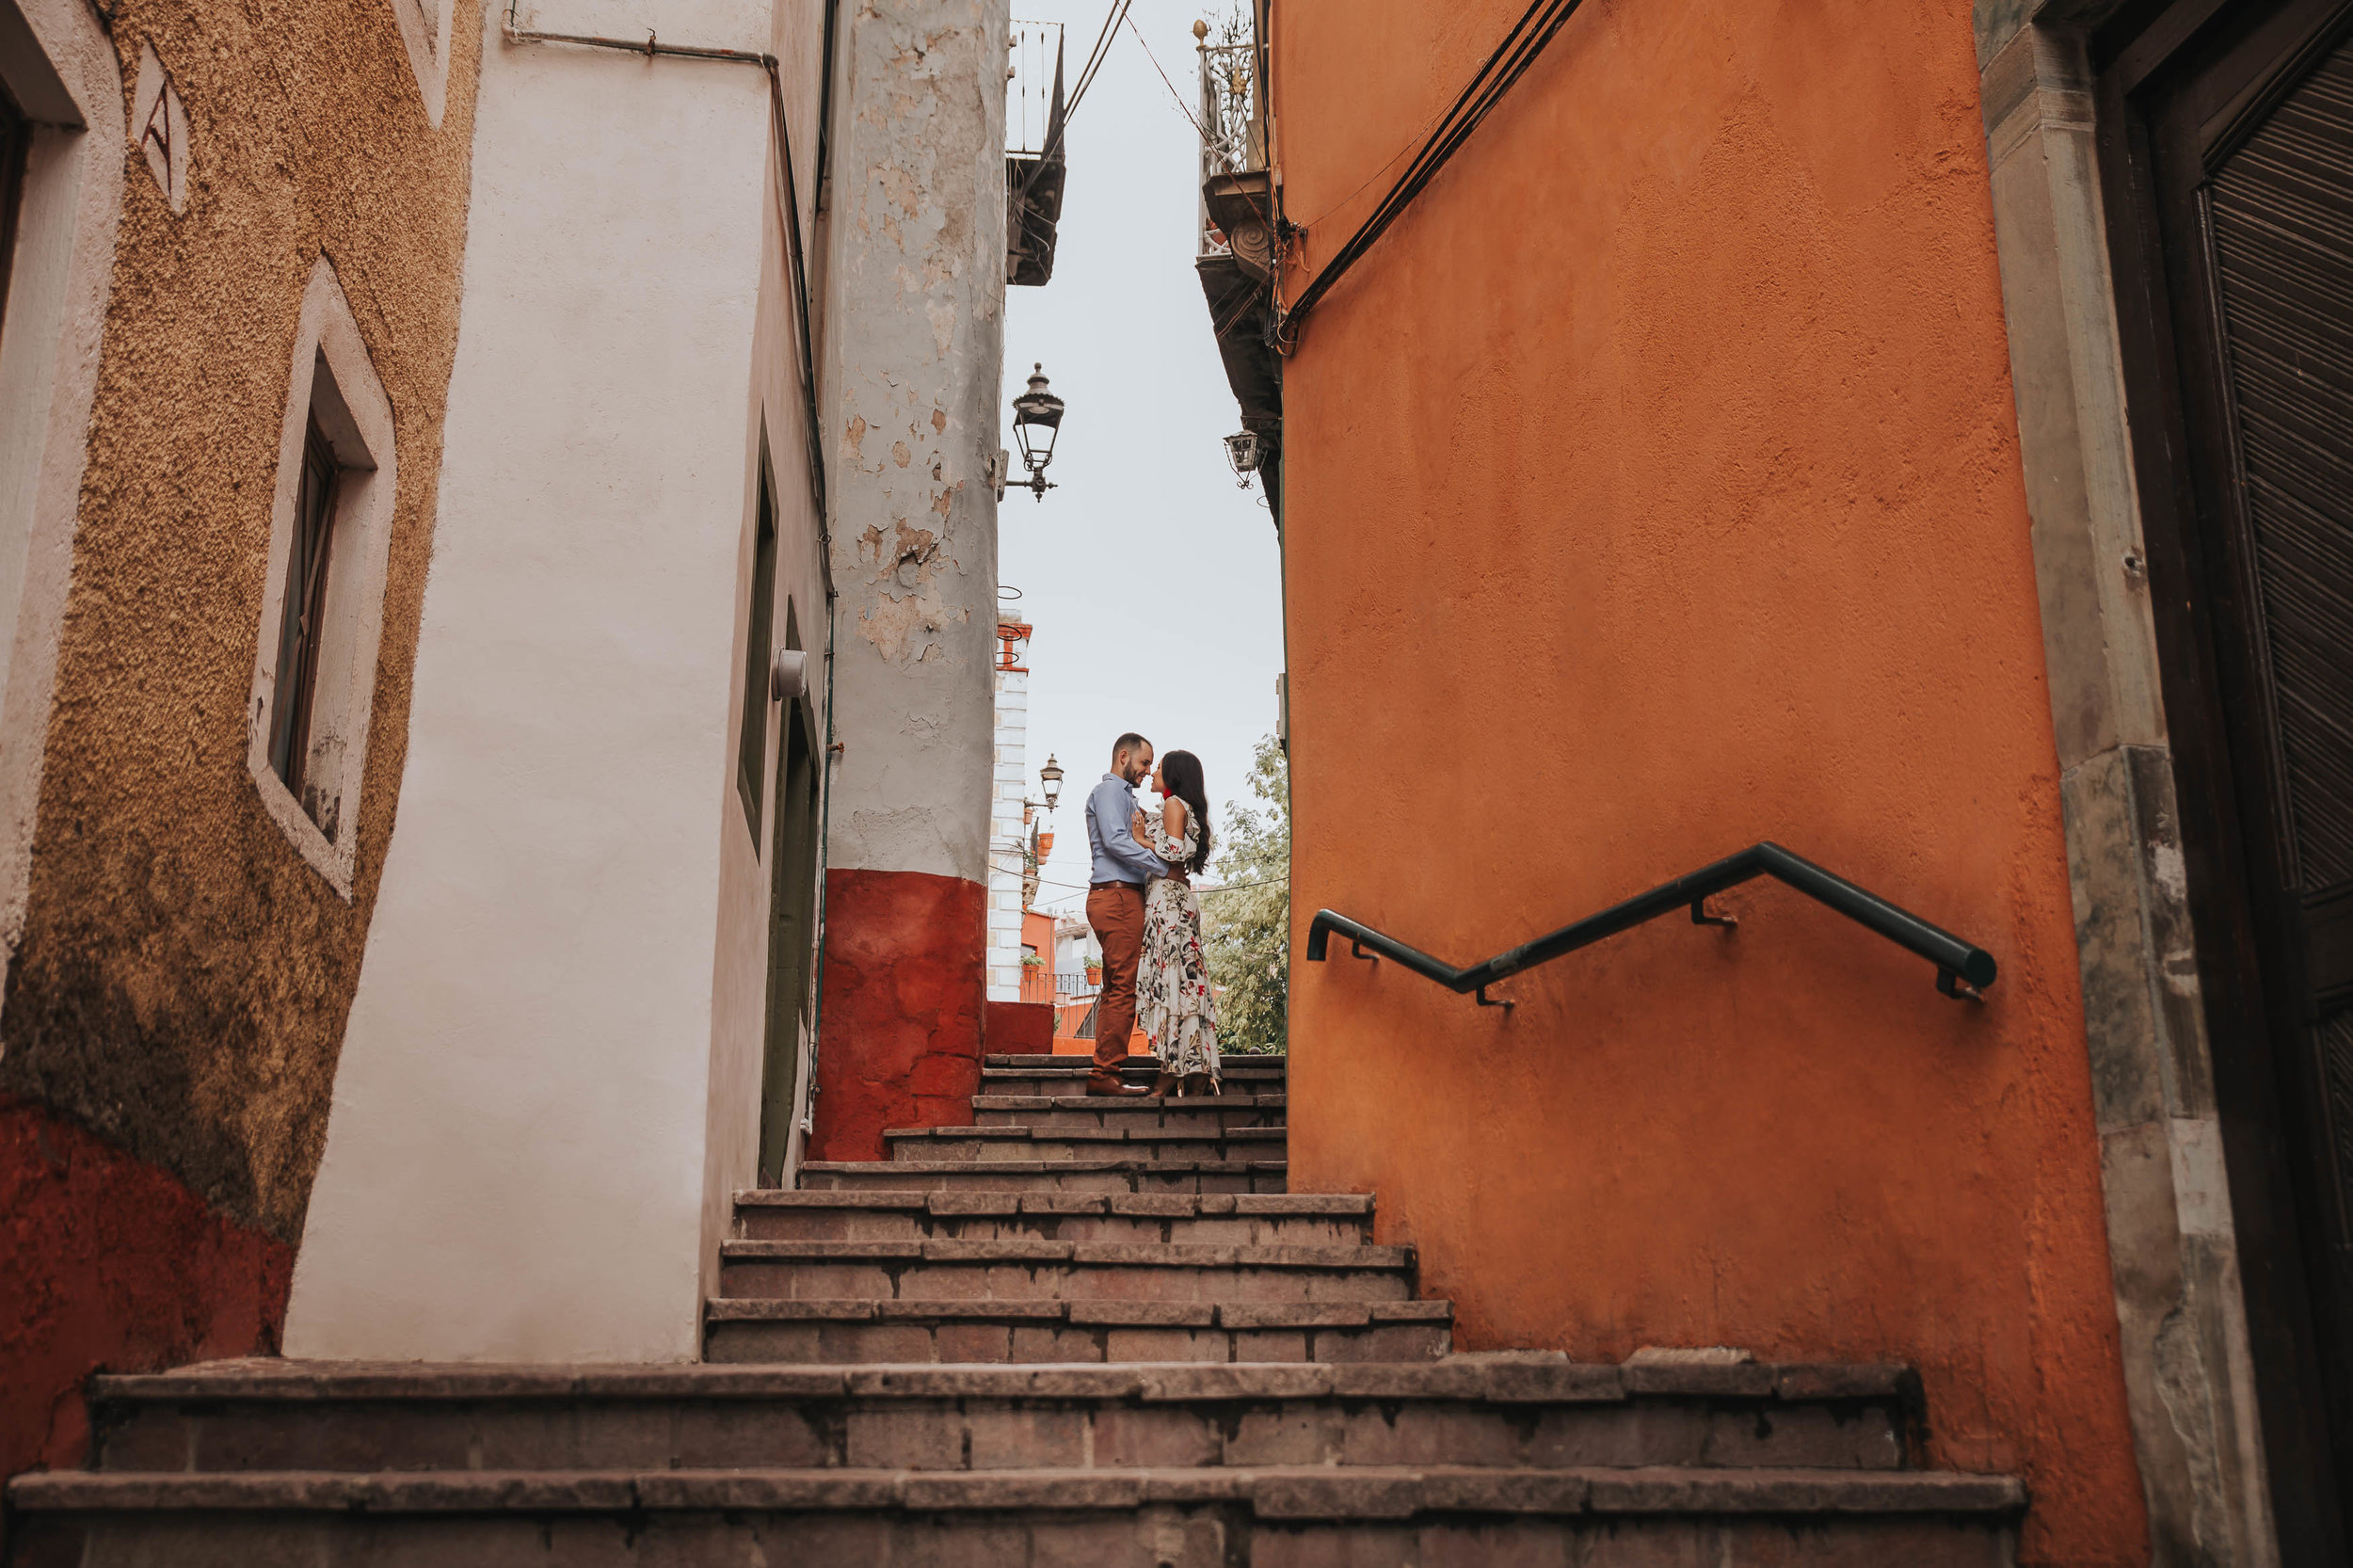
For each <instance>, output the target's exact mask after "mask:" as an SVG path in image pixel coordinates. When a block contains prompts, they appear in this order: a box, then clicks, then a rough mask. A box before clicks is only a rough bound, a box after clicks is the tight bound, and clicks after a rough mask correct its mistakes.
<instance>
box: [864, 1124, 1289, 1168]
mask: <svg viewBox="0 0 2353 1568" xmlns="http://www.w3.org/2000/svg"><path fill="white" fill-rule="evenodd" d="M1289 1137H1290V1134H1289V1132H1287V1131H1286V1130H1285V1129H1283V1128H1279V1127H1244V1128H1234V1129H1232V1130H1231V1131H1227V1132H1214V1133H1211V1132H1161V1131H1158V1130H1155V1129H1151V1128H1124V1127H1122V1128H1076V1127H1066V1128H1045V1127H1032V1126H1030V1125H1028V1124H1027V1123H1015V1124H1012V1125H1010V1126H1004V1127H898V1128H885V1129H884V1130H883V1140H884V1142H885V1143H887V1144H888V1145H889V1147H890V1158H891V1159H892V1160H1103V1159H1114V1158H1117V1157H1119V1156H1121V1155H1128V1154H1132V1155H1135V1156H1137V1157H1139V1158H1142V1159H1146V1160H1249V1159H1252V1158H1253V1157H1255V1156H1259V1155H1263V1156H1265V1157H1266V1158H1268V1159H1278V1158H1280V1157H1281V1156H1282V1155H1283V1154H1284V1152H1285V1151H1286V1149H1287V1147H1288V1145H1289Z"/></svg>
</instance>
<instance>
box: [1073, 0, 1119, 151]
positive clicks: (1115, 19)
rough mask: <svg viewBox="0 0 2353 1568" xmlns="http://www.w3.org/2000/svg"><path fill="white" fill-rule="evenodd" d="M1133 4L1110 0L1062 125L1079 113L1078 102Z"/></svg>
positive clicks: (1074, 87)
mask: <svg viewBox="0 0 2353 1568" xmlns="http://www.w3.org/2000/svg"><path fill="white" fill-rule="evenodd" d="M1134 4H1135V0H1112V8H1111V10H1110V12H1109V13H1108V14H1107V15H1106V16H1105V17H1104V18H1103V30H1102V31H1101V32H1099V33H1097V34H1096V35H1095V47H1094V48H1093V49H1090V50H1088V51H1087V60H1086V64H1084V65H1082V66H1080V68H1079V80H1078V82H1077V83H1076V85H1074V86H1073V87H1072V88H1071V89H1070V103H1069V105H1068V107H1066V108H1064V110H1063V123H1064V125H1067V124H1069V123H1070V117H1071V116H1072V115H1074V114H1077V113H1078V112H1079V100H1080V99H1081V98H1084V97H1085V96H1086V95H1087V88H1090V87H1093V86H1094V85H1095V75H1096V72H1099V71H1101V70H1102V69H1103V60H1104V58H1105V56H1108V55H1110V54H1111V50H1112V38H1113V37H1115V36H1116V35H1117V34H1118V32H1119V24H1120V23H1122V22H1124V21H1126V20H1127V16H1128V7H1129V6H1132V5H1134Z"/></svg>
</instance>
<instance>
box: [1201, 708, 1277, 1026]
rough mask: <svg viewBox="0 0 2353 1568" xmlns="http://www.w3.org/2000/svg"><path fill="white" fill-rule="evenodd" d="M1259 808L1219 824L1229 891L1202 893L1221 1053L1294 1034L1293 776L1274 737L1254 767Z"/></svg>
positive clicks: (1238, 811) (1229, 806) (1222, 872)
mask: <svg viewBox="0 0 2353 1568" xmlns="http://www.w3.org/2000/svg"><path fill="white" fill-rule="evenodd" d="M1250 791H1251V793H1253V794H1255V795H1257V797H1258V801H1259V805H1258V806H1257V807H1256V808H1245V807H1242V806H1238V805H1236V804H1235V803H1233V802H1231V801H1228V802H1226V805H1225V818H1224V820H1223V821H1222V822H1221V823H1220V824H1218V826H1219V829H1220V831H1219V833H1218V836H1217V837H1218V856H1217V870H1218V876H1219V878H1220V880H1221V881H1222V882H1223V883H1224V884H1225V888H1226V889H1227V890H1225V891H1209V890H1207V889H1205V890H1204V891H1203V894H1202V898H1201V936H1202V941H1203V944H1204V945H1205V946H1206V947H1207V948H1208V950H1209V984H1212V985H1214V986H1216V987H1217V988H1218V990H1219V992H1220V993H1221V994H1220V996H1219V999H1218V1046H1219V1048H1221V1049H1224V1050H1229V1051H1279V1050H1281V1049H1283V1048H1284V1045H1285V1042H1286V1040H1287V1039H1288V1038H1289V1003H1290V968H1291V813H1290V769H1289V764H1288V762H1287V760H1286V759H1285V758H1284V756H1283V748H1282V747H1281V746H1279V745H1277V744H1275V741H1274V737H1273V736H1272V735H1270V736H1268V737H1266V738H1265V739H1264V740H1262V741H1260V742H1259V743H1258V750H1257V756H1256V757H1255V758H1254V759H1253V760H1252V765H1251V769H1250Z"/></svg>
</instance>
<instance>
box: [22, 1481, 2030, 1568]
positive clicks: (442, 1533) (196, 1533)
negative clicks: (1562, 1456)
mask: <svg viewBox="0 0 2353 1568" xmlns="http://www.w3.org/2000/svg"><path fill="white" fill-rule="evenodd" d="M8 1497H9V1501H10V1503H11V1504H12V1505H13V1507H14V1509H15V1511H16V1512H17V1516H18V1520H19V1523H20V1526H21V1536H22V1539H21V1541H20V1542H19V1543H18V1552H19V1556H18V1559H17V1560H18V1561H19V1562H20V1563H22V1564H24V1568H50V1565H53V1564H64V1563H73V1564H76V1565H78V1568H154V1565H158V1564H167V1563H168V1564H170V1565H171V1568H254V1565H256V1564H264V1563H266V1564H277V1563H288V1564H291V1563H296V1562H299V1563H302V1564H305V1565H306V1568H344V1565H355V1568H356V1565H360V1564H367V1565H369V1568H379V1565H382V1564H387V1563H391V1562H393V1561H399V1562H404V1563H407V1562H414V1563H428V1562H429V1563H433V1564H436V1565H437V1568H491V1565H497V1568H515V1565H517V1564H545V1565H549V1568H554V1565H557V1564H563V1565H575V1564H580V1563H585V1562H598V1563H619V1564H639V1563H643V1564H648V1565H651V1564H662V1565H664V1568H703V1565H711V1568H719V1565H721V1564H728V1565H733V1564H741V1563H744V1562H754V1561H760V1562H778V1561H791V1562H823V1563H841V1564H880V1563H885V1562H888V1563H889V1564H891V1565H892V1568H967V1565H969V1564H973V1563H979V1562H1020V1563H1036V1564H1045V1563H1076V1562H1081V1561H1083V1562H1087V1563H1089V1564H1094V1565H1097V1568H1227V1565H1229V1564H1236V1563H1243V1562H1246V1563H1248V1564H1250V1565H1251V1568H1328V1565H1331V1564H1337V1563H1341V1562H1346V1563H1350V1564H1362V1565H1367V1568H1370V1565H1372V1564H1409V1563H1410V1564H1416V1565H1417V1568H1471V1565H1474V1564H1477V1565H1481V1568H1486V1565H1492V1564H1496V1563H1500V1562H1507V1561H1508V1562H1555V1563H1559V1562H1567V1561H1574V1562H1577V1563H1579V1564H1583V1565H1585V1568H1635V1565H1638V1564H1640V1565H1646V1568H1656V1565H1657V1564H1661V1563H1700V1562H1705V1563H1709V1564H1712V1565H1718V1568H1732V1565H1736V1564H1764V1563H1773V1564H1782V1565H1790V1568H1795V1565H1806V1568H1863V1565H1864V1564H1870V1565H1872V1568H1881V1565H1883V1564H1890V1563H1900V1564H1903V1565H1905V1568H1997V1565H2000V1564H2006V1563H2008V1562H2009V1560H2010V1558H2011V1556H2012V1554H2013V1551H2014V1543H2015V1530H2016V1523H2017V1520H2018V1517H2019V1515H2020V1513H2021V1512H2023V1510H2024V1508H2025V1489H2024V1488H2023V1487H2022V1486H2021V1485H2020V1484H2019V1483H2018V1482H2017V1481H2015V1480H2010V1479H2009V1478H2006V1477H1998V1476H1967V1475H1955V1474H1948V1473H1940V1472H1920V1471H1913V1472H1896V1473H1880V1474H1871V1473H1855V1472H1837V1471H1817V1470H1769V1471H1726V1470H1704V1469H1685V1468H1673V1469H1669V1468H1645V1469H1623V1470H1622V1469H1601V1470H1593V1469H1550V1470H1482V1469H1463V1468H1454V1467H1436V1466H1432V1467H1407V1466H1395V1467H1390V1466H1384V1467H1378V1468H1375V1467H1365V1468H1361V1469H1355V1470H1332V1469H1326V1468H1321V1467H1311V1468H1298V1467H1280V1468H1275V1467H1269V1468H1241V1469H1238V1468H1218V1469H1207V1468H1203V1469H1138V1470H1127V1471H1101V1470H1048V1469H1030V1470H1013V1471H980V1472H962V1471H950V1472H942V1471H936V1470H904V1469H792V1470H785V1469H778V1470H761V1469H710V1470H608V1471H577V1472H569V1473H565V1472H558V1473H553V1474H548V1473H536V1474H534V1473H516V1472H512V1471H507V1472H499V1471H484V1472H475V1473H471V1474H450V1473H432V1472H428V1473H424V1474H410V1473H400V1472H386V1471H376V1472H370V1473H361V1474H321V1473H317V1472H309V1471H276V1472H264V1473H259V1474H252V1475H237V1476H163V1475H97V1474H88V1473H82V1472H73V1471H56V1472H51V1473H49V1474H44V1475H32V1476H24V1477H20V1478H19V1479H18V1480H15V1481H14V1482H12V1483H11V1484H10V1486H9V1491H8Z"/></svg>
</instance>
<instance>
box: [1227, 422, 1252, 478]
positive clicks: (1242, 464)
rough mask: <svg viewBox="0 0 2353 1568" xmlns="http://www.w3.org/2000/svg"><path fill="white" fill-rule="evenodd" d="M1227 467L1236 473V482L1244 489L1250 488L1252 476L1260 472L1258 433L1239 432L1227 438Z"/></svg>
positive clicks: (1249, 431)
mask: <svg viewBox="0 0 2353 1568" xmlns="http://www.w3.org/2000/svg"><path fill="white" fill-rule="evenodd" d="M1225 466H1226V467H1228V468H1230V469H1232V470H1233V471H1234V482H1235V483H1236V484H1238V485H1240V486H1241V488H1243V489H1245V490H1246V489H1248V488H1250V476H1251V475H1252V474H1254V473H1256V472H1258V433H1257V431H1256V430H1237V431H1235V432H1234V433H1233V434H1232V435H1230V436H1228V437H1226V438H1225Z"/></svg>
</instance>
